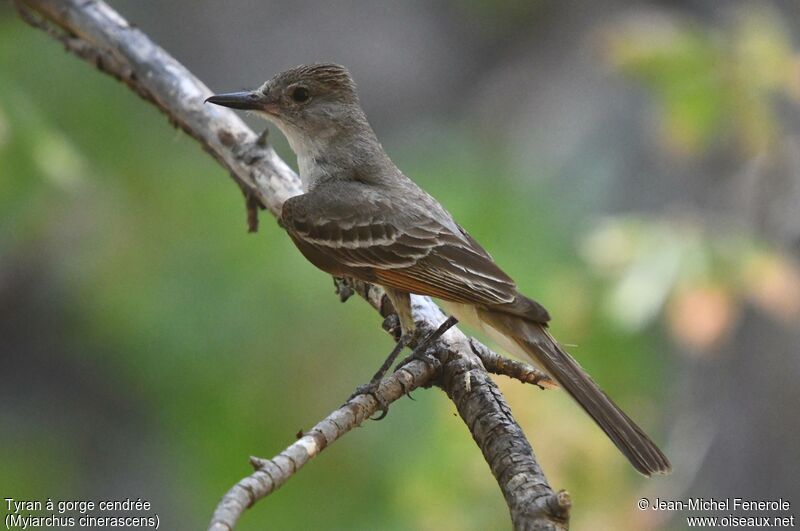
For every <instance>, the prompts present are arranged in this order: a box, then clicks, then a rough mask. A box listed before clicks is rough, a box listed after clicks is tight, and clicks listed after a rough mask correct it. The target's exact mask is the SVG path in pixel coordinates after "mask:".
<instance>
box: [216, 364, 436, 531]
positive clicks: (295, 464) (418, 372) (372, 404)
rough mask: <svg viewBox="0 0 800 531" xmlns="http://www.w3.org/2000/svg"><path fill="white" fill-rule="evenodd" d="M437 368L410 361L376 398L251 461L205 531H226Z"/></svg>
mask: <svg viewBox="0 0 800 531" xmlns="http://www.w3.org/2000/svg"><path fill="white" fill-rule="evenodd" d="M439 369H440V366H439V365H433V364H430V363H425V362H424V361H422V360H413V361H411V362H409V363H407V364H406V365H404V366H403V367H402V368H400V369H399V370H398V371H396V372H395V373H394V374H392V375H390V376H389V377H388V378H386V379H385V380H383V381H382V382H381V385H380V387H379V389H378V390H377V392H376V394H377V395H378V397H377V398H376V397H374V396H372V395H358V396H355V397H353V398H351V399H350V400H348V401H347V403H345V404H344V405H343V406H341V407H340V408H339V409H337V410H335V411H333V412H332V413H331V414H330V415H328V416H327V417H325V418H324V419H323V420H321V421H320V422H319V423H317V425H316V426H314V427H313V428H311V429H310V430H309V431H308V432H306V433H304V434H303V436H302V437H300V438H299V439H298V440H297V441H295V442H294V443H292V444H291V445H289V447H287V448H286V449H285V450H284V451H282V452H281V453H280V454H278V455H277V456H275V457H273V458H272V459H262V458H259V457H251V458H250V463H251V464H252V465H253V468H255V472H253V473H252V474H250V475H249V476H247V477H246V478H244V479H242V480H240V481H239V482H238V483H237V484H236V485H234V486H233V487H232V488H231V489H230V490H229V491H228V492H227V493H226V494H225V496H223V498H222V501H220V503H219V505H217V508H216V510H215V511H214V517H213V518H212V519H211V525H210V527H209V530H211V531H228V530H230V529H233V526H234V525H235V524H236V521H237V520H238V519H239V517H240V516H241V515H242V513H243V512H244V510H245V509H247V508H248V507H250V506H251V505H252V504H253V503H255V502H256V501H257V500H259V499H261V498H263V497H265V496H267V495H269V494H271V493H272V492H274V491H275V490H277V489H278V488H279V487H281V486H282V485H283V484H284V483H286V481H288V480H289V478H291V477H292V476H293V475H294V474H295V473H297V471H299V470H300V469H301V468H302V467H303V466H304V465H305V464H306V463H307V462H308V461H310V460H311V459H312V458H313V457H315V456H316V455H317V454H318V453H320V452H321V451H322V450H324V449H325V448H327V447H328V446H329V445H331V444H332V443H333V442H335V441H336V440H337V439H338V438H339V437H341V436H342V435H344V434H345V433H347V432H348V431H350V430H352V429H353V428H355V427H358V426H360V425H361V424H362V423H363V422H364V421H365V420H367V419H368V418H370V417H371V416H372V415H373V414H374V413H375V412H376V411H378V409H379V408H380V407H381V405H380V404H381V403H384V404H390V403H392V402H394V401H396V400H397V399H398V398H401V397H402V396H403V395H404V394H406V393H408V392H410V391H412V390H414V389H416V388H418V387H420V386H422V385H425V384H427V382H429V381H430V380H431V379H432V378H433V377H434V375H435V374H436V373H437V372H438V370H439Z"/></svg>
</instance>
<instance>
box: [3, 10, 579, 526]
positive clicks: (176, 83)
mask: <svg viewBox="0 0 800 531" xmlns="http://www.w3.org/2000/svg"><path fill="white" fill-rule="evenodd" d="M15 3H16V5H17V7H18V8H19V11H20V14H21V15H22V17H23V19H24V20H25V21H26V22H28V23H30V24H31V25H33V26H35V27H38V28H40V29H43V30H45V31H46V32H47V33H49V34H50V35H51V36H52V37H54V38H56V39H57V40H59V41H60V42H61V43H62V44H63V45H64V47H65V48H66V49H67V50H68V51H70V52H72V53H74V54H75V55H77V56H78V57H80V58H82V59H84V60H86V61H88V62H90V63H91V64H93V65H94V66H96V67H97V68H98V69H99V70H101V71H103V72H105V73H107V74H109V75H112V76H113V77H115V78H117V79H118V80H120V81H121V82H123V83H125V84H126V85H127V86H128V87H129V88H131V89H132V90H133V91H134V92H136V93H137V94H139V95H140V96H141V97H142V98H144V99H145V100H146V101H148V102H150V103H153V104H154V105H155V106H157V107H158V108H159V109H160V110H161V111H162V112H164V113H165V114H166V115H167V118H168V119H169V121H170V123H172V124H173V125H175V126H176V127H179V128H180V129H182V130H183V131H184V132H186V133H187V134H188V135H190V136H191V137H192V138H194V139H195V140H197V141H198V142H199V144H200V145H201V146H202V147H203V149H205V150H206V151H207V152H208V153H210V154H211V155H212V156H213V157H214V158H215V159H216V160H217V161H218V162H219V163H220V164H221V165H222V166H223V167H225V168H226V169H227V170H228V171H229V172H230V174H231V177H232V178H233V180H234V181H235V182H236V183H237V184H238V186H239V187H240V188H241V190H242V191H243V192H244V194H245V197H246V200H247V201H246V204H247V210H248V226H249V227H250V229H251V230H254V229H255V228H256V226H257V223H256V219H255V214H256V209H257V208H259V207H263V208H266V209H267V210H269V212H271V213H272V214H273V215H278V214H279V213H280V209H281V205H282V204H283V201H285V200H286V199H287V198H288V197H291V196H293V195H296V194H299V193H302V189H301V185H300V180H299V179H298V177H297V175H296V174H295V173H294V172H293V171H292V170H291V169H290V168H289V167H288V166H287V165H286V163H284V162H283V161H282V160H281V159H280V158H279V157H278V156H277V155H276V154H275V152H274V151H273V150H272V148H270V147H269V146H268V145H267V144H266V142H265V141H264V139H263V138H259V137H258V136H257V135H256V134H255V133H254V132H253V131H252V130H251V129H249V128H248V127H247V126H246V125H245V124H244V122H242V121H241V120H240V119H239V118H238V117H237V116H236V115H235V114H234V113H233V112H231V111H229V110H226V109H223V108H220V107H216V106H209V105H203V101H204V100H205V98H207V97H208V96H209V95H211V92H210V91H209V89H208V88H207V87H206V86H205V85H203V83H201V82H200V81H199V80H198V79H197V78H195V77H194V76H193V75H192V74H191V72H189V71H188V70H187V69H186V68H185V67H184V66H183V65H181V64H180V63H179V62H177V61H176V60H175V59H174V58H172V57H171V56H170V55H169V54H168V53H166V52H165V51H164V50H163V49H161V48H160V47H158V46H157V45H156V44H155V43H153V42H152V41H151V40H150V39H149V38H148V37H147V36H146V35H145V34H144V33H143V32H142V31H140V30H138V29H137V28H134V27H132V26H131V25H130V24H128V22H127V21H125V20H124V19H123V18H122V17H121V16H120V15H119V14H117V13H116V12H115V11H114V10H113V9H111V8H110V7H109V6H107V5H106V4H105V3H103V2H99V1H93V0H88V1H87V0H16V2H15ZM339 287H340V289H339V293H340V296H341V297H342V299H346V298H347V296H348V295H349V293H350V292H353V291H354V292H356V293H358V294H359V295H360V296H361V297H362V298H363V299H364V300H366V301H367V302H369V303H370V304H371V305H372V306H373V307H374V308H376V309H377V310H378V311H379V312H380V313H381V315H383V316H386V315H388V314H389V313H390V312H391V307H390V305H389V304H388V303H387V301H386V298H385V297H384V296H383V293H382V290H380V288H377V287H375V286H370V285H367V284H363V283H359V282H356V283H351V284H350V283H345V284H341V283H340V285H339ZM412 303H413V310H414V316H415V319H416V320H417V321H418V324H419V325H420V326H421V327H423V328H424V329H428V330H433V329H435V328H436V327H437V326H438V325H439V323H441V322H442V321H443V320H444V316H443V314H442V313H441V311H440V310H439V308H438V307H437V306H436V305H435V304H434V303H433V302H432V301H431V300H430V299H428V298H426V297H417V296H415V297H413V299H412ZM431 354H433V355H434V356H435V358H436V359H437V360H438V363H437V362H433V361H431V362H425V361H423V360H413V361H411V362H410V363H409V364H407V365H405V366H404V367H403V368H402V369H401V370H399V371H397V372H395V373H394V374H393V375H391V376H390V377H389V378H387V380H385V381H384V383H383V384H382V386H381V389H380V391H379V395H381V398H382V399H383V400H385V401H386V402H387V403H388V402H392V401H394V400H396V399H398V398H400V397H402V396H403V394H404V393H405V392H407V391H410V390H412V389H415V388H417V387H420V386H430V385H434V384H438V385H441V386H442V387H443V388H444V390H445V391H446V392H447V394H448V396H450V398H451V399H452V400H453V401H454V403H455V404H456V407H457V409H458V412H459V414H460V415H461V417H462V418H463V419H464V422H465V423H466V425H467V427H468V428H469V429H470V432H471V433H472V435H473V437H474V439H475V441H476V443H477V444H478V446H479V447H480V448H481V450H482V452H483V455H484V457H485V458H486V461H487V462H488V463H489V466H490V468H491V470H492V473H493V474H494V476H495V477H496V478H497V481H498V485H499V487H500V489H501V490H502V492H503V495H504V497H505V499H506V502H507V504H508V507H509V511H510V513H511V518H512V522H513V525H514V528H515V529H525V530H527V529H537V530H538V529H551V530H552V529H566V528H567V525H568V510H569V506H570V502H569V497H568V495H567V494H566V493H565V492H563V491H562V492H559V493H554V492H553V490H552V489H551V488H550V486H549V485H548V483H547V480H546V478H545V476H544V474H543V473H542V470H541V468H540V467H539V465H538V463H537V462H536V459H535V456H534V454H533V450H532V449H531V446H530V444H529V443H528V441H527V440H526V438H525V436H524V434H523V433H522V430H521V429H520V427H519V425H518V424H517V423H516V421H515V420H514V418H513V417H512V416H511V412H510V410H509V408H508V405H507V404H506V402H505V400H504V399H503V397H502V395H501V394H500V391H499V390H498V389H497V387H496V386H495V385H494V383H493V382H492V380H491V378H490V377H489V375H488V373H487V372H486V369H485V368H484V365H483V364H482V361H481V359H482V358H483V359H485V360H490V361H487V363H489V364H490V365H491V366H492V367H493V370H494V371H495V372H498V373H501V374H508V375H510V376H513V377H516V378H518V379H520V380H522V381H525V382H529V383H534V384H540V383H541V384H543V385H546V384H547V380H546V377H545V376H543V375H541V374H540V373H538V372H537V371H536V370H535V369H532V368H530V367H528V366H526V365H524V364H519V362H508V361H506V362H503V361H502V360H501V358H500V357H499V356H497V355H496V354H494V353H492V352H491V351H490V350H489V349H487V348H486V347H485V346H483V345H481V344H480V343H478V342H476V341H475V340H473V339H470V338H467V337H466V336H465V335H464V334H462V333H461V332H460V331H459V330H458V329H451V330H450V331H448V332H447V333H446V334H444V335H443V336H442V338H441V339H440V340H439V341H438V342H437V344H436V345H435V347H434V348H432V349H431ZM378 409H379V404H378V401H377V400H376V399H375V398H373V397H371V396H358V397H356V398H354V399H352V400H349V401H348V402H347V403H346V404H345V405H343V406H342V407H340V408H338V409H336V410H335V411H334V412H333V413H331V414H330V415H329V416H328V417H327V418H325V419H324V420H322V421H321V422H320V423H318V424H317V425H316V426H314V428H312V429H311V430H310V431H309V432H308V433H307V434H305V435H303V436H302V437H300V438H299V440H298V441H296V442H295V443H293V444H292V445H290V446H289V447H288V448H287V449H286V450H284V451H283V452H281V454H279V455H278V456H276V457H275V458H273V459H270V460H266V459H260V458H251V463H252V464H253V466H254V467H255V468H256V471H255V472H254V473H253V474H251V475H250V476H248V477H246V478H244V479H243V480H241V481H240V482H239V483H237V484H236V485H235V486H234V487H233V488H231V489H230V490H229V491H228V493H227V494H226V495H225V496H224V497H223V499H222V501H221V502H220V504H219V505H218V507H217V509H216V511H215V513H214V516H213V518H212V521H211V524H210V527H209V529H214V530H225V529H233V527H234V526H235V524H236V522H237V520H238V519H239V518H240V517H241V515H242V514H243V512H244V510H245V509H246V508H248V507H250V506H251V505H252V504H253V503H255V502H256V501H258V500H259V499H261V498H263V497H265V496H267V495H268V494H270V493H271V492H273V491H274V490H275V489H277V488H279V487H280V486H281V485H283V483H285V482H286V481H287V480H288V479H289V478H290V477H291V476H292V475H293V474H294V473H296V472H297V471H298V470H299V469H300V468H301V467H302V466H303V465H304V464H305V463H306V462H308V461H309V460H310V459H311V458H312V457H314V456H315V455H316V454H318V453H319V452H320V451H322V450H323V449H324V448H325V447H327V446H328V445H329V444H331V443H332V442H334V441H335V440H336V439H338V438H339V437H340V436H341V435H343V434H344V433H346V432H347V431H349V430H350V429H352V428H353V427H355V426H358V425H359V424H361V423H362V422H363V421H364V420H366V419H367V418H369V417H370V416H371V415H372V414H373V413H374V412H375V411H377V410H378Z"/></svg>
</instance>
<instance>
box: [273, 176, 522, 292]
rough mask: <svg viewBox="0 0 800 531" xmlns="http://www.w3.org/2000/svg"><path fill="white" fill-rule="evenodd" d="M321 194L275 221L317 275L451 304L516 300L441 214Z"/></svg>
mask: <svg viewBox="0 0 800 531" xmlns="http://www.w3.org/2000/svg"><path fill="white" fill-rule="evenodd" d="M339 186H340V187H344V186H346V185H339ZM325 193H326V196H325V197H324V198H322V197H320V196H319V192H312V193H309V194H305V195H302V196H297V197H294V198H291V199H289V200H288V201H287V202H286V203H285V204H284V207H283V212H282V215H281V222H282V225H283V226H284V227H285V228H286V229H287V231H289V233H290V235H291V236H292V239H294V241H295V242H296V243H297V245H298V247H300V249H301V250H302V251H303V253H304V254H305V255H306V256H307V257H308V258H309V260H311V261H312V262H313V263H314V264H315V265H317V266H318V267H320V268H321V269H323V270H325V271H328V272H330V273H333V274H342V273H343V272H347V273H349V274H352V275H353V276H356V277H359V278H362V279H363V280H367V281H371V282H377V283H379V284H383V285H386V286H390V287H394V288H397V289H401V290H404V291H408V292H410V293H416V294H419V295H430V296H434V297H439V298H442V299H445V300H449V301H454V302H461V303H470V304H486V305H498V304H499V305H503V304H508V303H512V302H514V300H515V299H516V297H517V290H516V285H515V284H514V281H513V280H512V279H511V278H510V277H509V276H508V275H506V274H505V273H504V272H503V271H502V270H501V269H500V268H499V267H497V265H495V263H494V262H493V261H492V259H491V256H489V254H488V253H487V252H486V251H485V250H484V249H483V248H482V247H481V246H480V245H478V243H477V242H476V241H475V240H474V239H473V238H471V237H470V236H469V235H468V234H467V233H466V232H464V231H463V230H462V229H461V227H459V226H458V225H456V224H455V223H454V222H453V221H452V219H451V218H450V217H449V214H447V213H446V212H445V211H444V210H441V207H439V210H438V211H435V210H431V209H430V208H428V209H427V210H426V209H424V208H418V207H416V206H415V205H416V203H415V204H411V203H409V204H405V205H397V204H396V200H395V201H392V202H390V200H389V199H388V198H386V197H383V196H381V195H380V194H373V195H369V196H367V197H364V194H365V192H364V190H362V189H360V188H359V189H358V190H356V191H354V190H346V189H345V190H341V189H337V190H326V191H325ZM353 193H358V194H361V195H360V196H359V197H356V198H353V197H352V194H353ZM429 206H430V205H429ZM437 206H438V205H437ZM440 218H441V219H440Z"/></svg>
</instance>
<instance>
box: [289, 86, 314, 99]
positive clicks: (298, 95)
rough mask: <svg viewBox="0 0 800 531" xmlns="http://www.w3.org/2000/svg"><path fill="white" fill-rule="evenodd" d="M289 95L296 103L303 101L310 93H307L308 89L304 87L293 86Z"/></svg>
mask: <svg viewBox="0 0 800 531" xmlns="http://www.w3.org/2000/svg"><path fill="white" fill-rule="evenodd" d="M291 96H292V99H293V100H294V101H296V102H297V103H305V102H307V101H308V99H309V98H310V97H311V94H309V93H308V89H307V88H305V87H295V88H293V89H292V93H291Z"/></svg>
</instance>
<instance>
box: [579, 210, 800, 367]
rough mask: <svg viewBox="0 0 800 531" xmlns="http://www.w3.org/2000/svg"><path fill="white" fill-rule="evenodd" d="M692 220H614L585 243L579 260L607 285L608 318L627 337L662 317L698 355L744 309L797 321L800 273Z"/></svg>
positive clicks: (779, 257)
mask: <svg viewBox="0 0 800 531" xmlns="http://www.w3.org/2000/svg"><path fill="white" fill-rule="evenodd" d="M715 232H716V233H715V234H710V231H709V230H707V229H705V228H704V227H703V225H702V224H701V223H699V222H698V221H697V220H692V219H690V218H686V217H684V218H681V219H664V220H643V219H641V218H616V219H610V220H607V222H606V223H604V224H601V225H599V226H598V227H597V228H596V229H595V230H594V232H592V233H591V234H590V235H589V237H588V238H587V239H586V241H585V243H584V246H583V251H584V256H585V257H586V259H587V260H588V262H589V263H591V264H592V265H593V266H594V267H595V269H596V270H597V272H598V273H599V274H600V275H601V276H603V277H605V278H608V279H610V280H612V282H611V283H610V287H609V293H608V295H607V296H606V302H607V311H608V312H609V313H610V314H611V315H612V316H613V318H614V319H615V320H616V321H617V322H619V324H620V325H622V326H624V327H626V328H629V329H631V330H634V331H635V330H642V329H643V328H644V327H646V326H648V325H650V324H652V322H653V321H654V320H655V319H656V318H658V317H660V316H661V315H662V314H666V316H667V322H668V325H669V329H670V331H671V333H672V335H673V336H674V337H675V339H677V340H678V341H680V342H683V343H685V344H686V345H687V346H688V347H690V348H691V349H693V350H696V351H699V352H702V351H704V350H708V349H711V347H713V346H715V345H717V344H719V343H720V342H721V341H722V340H723V339H724V338H725V336H726V333H727V332H729V331H730V330H732V329H733V327H734V326H735V325H736V316H737V314H738V313H739V310H740V307H741V306H742V305H743V304H744V303H752V304H754V305H756V306H757V307H759V308H761V309H762V310H764V311H765V313H767V314H768V315H771V316H773V317H774V318H776V319H779V320H780V321H783V322H786V323H787V324H788V323H794V322H798V321H799V320H800V268H799V267H798V265H797V264H796V263H795V262H794V260H793V259H792V258H791V257H789V256H787V255H786V254H785V253H782V252H780V251H778V250H775V249H773V248H769V247H765V246H764V245H763V244H759V243H758V242H756V241H754V240H753V239H752V238H748V237H747V236H745V235H742V234H732V233H726V232H723V231H719V230H718V231H715Z"/></svg>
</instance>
